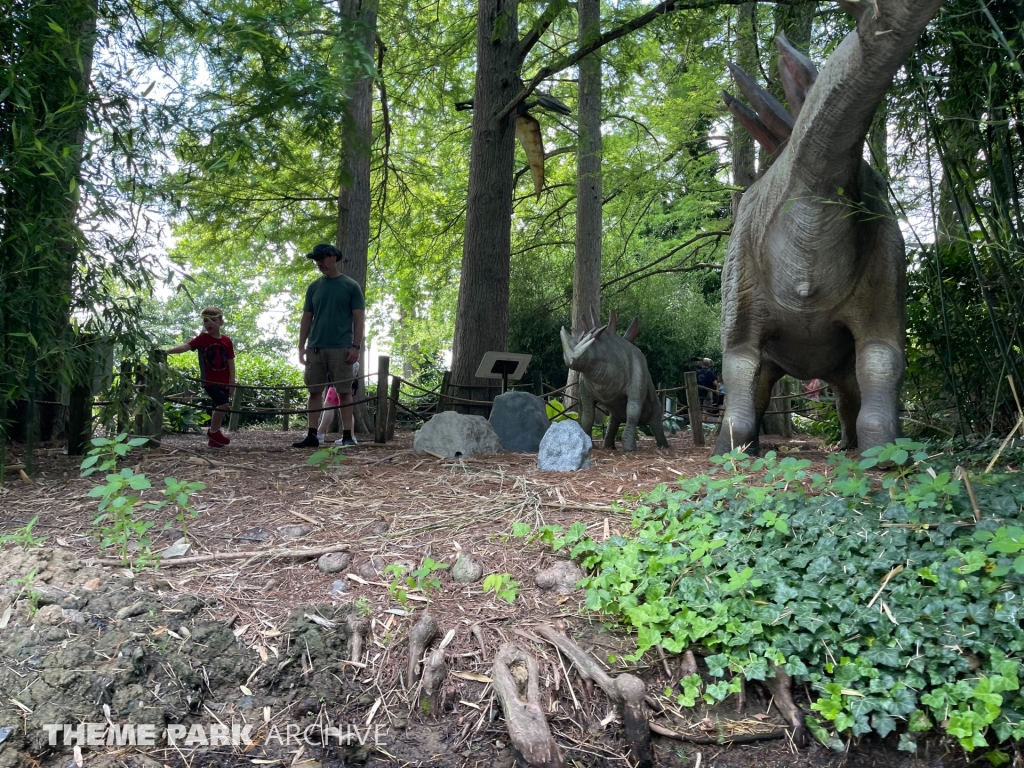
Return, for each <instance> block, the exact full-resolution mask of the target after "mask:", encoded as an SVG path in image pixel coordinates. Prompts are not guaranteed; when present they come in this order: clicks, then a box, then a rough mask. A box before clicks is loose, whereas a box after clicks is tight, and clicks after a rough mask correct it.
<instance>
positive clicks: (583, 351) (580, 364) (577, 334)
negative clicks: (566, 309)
mask: <svg viewBox="0 0 1024 768" xmlns="http://www.w3.org/2000/svg"><path fill="white" fill-rule="evenodd" d="M582 324H583V329H582V330H578V331H577V330H573V332H572V333H569V332H568V331H566V330H565V328H562V331H561V337H562V357H563V358H564V360H565V364H566V365H567V366H569V367H570V368H572V369H573V370H574V371H586V369H587V367H588V365H589V364H590V363H591V362H593V361H594V360H595V359H596V358H600V357H601V353H600V352H595V351H590V352H589V353H588V350H590V347H591V346H592V345H593V344H594V343H595V342H597V341H598V340H599V339H600V338H601V336H602V335H603V334H604V333H605V332H606V331H610V332H611V334H612V335H614V334H615V325H616V317H615V310H612V312H611V313H610V315H609V317H608V323H607V324H606V325H601V321H600V319H599V318H598V315H597V311H596V310H593V309H592V310H591V311H590V317H589V318H588V317H587V316H586V315H584V316H583V318H582ZM638 329H639V318H634V319H633V322H632V323H630V326H629V328H628V329H627V331H626V334H625V336H624V338H625V340H626V341H628V342H630V343H632V342H633V341H634V340H635V339H636V334H637V331H638ZM598 349H600V347H598Z"/></svg>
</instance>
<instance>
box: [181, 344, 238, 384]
mask: <svg viewBox="0 0 1024 768" xmlns="http://www.w3.org/2000/svg"><path fill="white" fill-rule="evenodd" d="M188 345H189V346H190V347H192V349H194V350H195V351H196V352H198V353H199V378H201V379H202V380H203V385H204V386H211V385H212V386H226V385H228V384H230V383H231V373H230V371H228V360H234V359H235V347H234V345H232V343H231V339H229V338H228V337H227V336H221V337H220V338H219V339H215V338H213V336H211V335H210V334H208V333H200V334H199V335H198V336H196V337H195V338H194V339H192V340H191V341H190V342H189V343H188Z"/></svg>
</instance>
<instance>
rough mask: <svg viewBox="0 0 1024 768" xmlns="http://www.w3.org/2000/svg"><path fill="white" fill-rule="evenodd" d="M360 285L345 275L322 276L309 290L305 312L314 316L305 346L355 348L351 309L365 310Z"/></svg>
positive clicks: (304, 306)
mask: <svg viewBox="0 0 1024 768" xmlns="http://www.w3.org/2000/svg"><path fill="white" fill-rule="evenodd" d="M363 308H364V305H363V292H362V291H361V290H359V283H357V282H356V281H355V280H353V279H352V278H351V277H348V276H346V275H339V276H338V277H319V278H317V279H316V280H314V281H313V282H312V283H311V284H310V286H309V288H307V289H306V302H305V303H304V304H303V305H302V311H303V312H311V313H312V314H313V324H312V326H311V327H310V329H309V338H308V339H307V340H306V347H307V348H309V349H345V348H346V347H351V346H352V310H354V309H363Z"/></svg>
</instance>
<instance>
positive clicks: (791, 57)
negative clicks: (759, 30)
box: [775, 32, 818, 119]
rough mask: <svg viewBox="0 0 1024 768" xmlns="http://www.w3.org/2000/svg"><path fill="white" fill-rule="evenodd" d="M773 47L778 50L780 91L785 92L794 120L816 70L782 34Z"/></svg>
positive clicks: (815, 74) (816, 75) (776, 38)
mask: <svg viewBox="0 0 1024 768" xmlns="http://www.w3.org/2000/svg"><path fill="white" fill-rule="evenodd" d="M775 47H776V48H778V50H779V79H780V80H781V81H782V90H784V91H785V92H786V103H787V104H788V105H789V111H790V114H792V115H793V117H794V119H795V118H796V117H797V116H798V115H799V114H800V110H801V109H803V106H804V102H805V101H806V100H807V93H808V91H810V90H811V86H812V85H814V81H815V80H817V79H818V68H817V67H816V66H814V63H813V62H812V61H811V60H810V59H809V58H807V57H806V56H804V55H803V54H802V53H800V51H798V50H797V49H796V48H794V47H793V44H792V43H790V42H789V40H788V39H787V38H786V35H785V34H784V33H782V32H780V33H779V34H778V35H777V36H776V37H775Z"/></svg>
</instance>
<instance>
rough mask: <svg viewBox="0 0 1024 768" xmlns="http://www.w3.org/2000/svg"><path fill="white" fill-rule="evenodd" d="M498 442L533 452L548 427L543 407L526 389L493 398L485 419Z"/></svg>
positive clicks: (517, 449)
mask: <svg viewBox="0 0 1024 768" xmlns="http://www.w3.org/2000/svg"><path fill="white" fill-rule="evenodd" d="M488 421H490V424H491V426H492V427H493V428H494V432H495V434H497V436H498V439H499V440H501V444H502V445H503V446H504V447H505V450H508V451H517V452H519V453H536V452H537V451H538V450H540V441H541V438H543V437H544V433H545V432H547V431H548V427H549V426H551V423H550V422H549V421H548V412H547V407H546V406H545V405H544V401H543V400H541V399H540V398H539V397H537V396H536V395H533V394H530V393H529V392H506V393H505V394H503V395H498V396H497V397H496V398H494V407H493V408H492V409H491V417H490V419H489V420H488Z"/></svg>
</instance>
